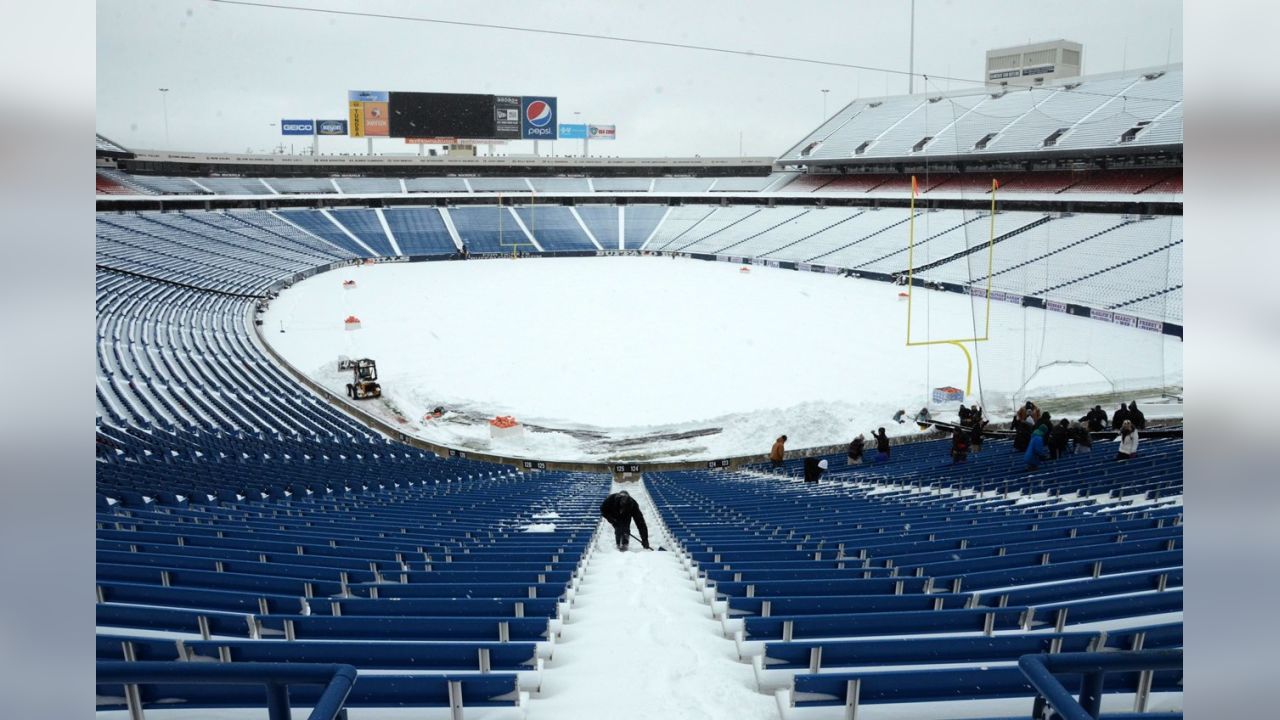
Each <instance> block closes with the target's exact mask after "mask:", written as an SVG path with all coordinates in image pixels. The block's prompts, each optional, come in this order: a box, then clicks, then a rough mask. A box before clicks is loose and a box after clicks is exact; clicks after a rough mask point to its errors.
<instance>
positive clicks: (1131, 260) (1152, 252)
mask: <svg viewBox="0 0 1280 720" xmlns="http://www.w3.org/2000/svg"><path fill="white" fill-rule="evenodd" d="M1181 244H1182V240H1176V241H1174V242H1171V243H1169V244H1168V245H1162V246H1160V247H1158V248H1155V249H1153V250H1148V251H1147V252H1144V253H1142V254H1141V255H1138V256H1136V257H1131V258H1129V259H1128V260H1125V261H1124V262H1118V263H1116V264H1114V265H1111V266H1108V267H1105V268H1102V269H1101V270H1095V271H1093V272H1091V273H1089V274H1087V275H1081V276H1080V277H1078V278H1074V279H1072V280H1068V281H1066V282H1063V283H1058V284H1057V285H1052V286H1050V287H1047V288H1045V289H1043V290H1040V291H1038V292H1035V293H1032V295H1043V294H1045V293H1047V292H1052V291H1054V290H1060V289H1062V288H1064V287H1066V286H1068V285H1074V284H1075V283H1078V282H1080V281H1082V280H1087V279H1089V278H1091V277H1097V276H1099V275H1101V274H1103V273H1108V272H1111V271H1113V270H1118V269H1120V268H1122V267H1125V266H1126V265H1131V264H1133V263H1135V262H1138V261H1139V260H1141V259H1143V258H1146V257H1150V256H1152V255H1155V254H1157V253H1162V252H1164V251H1165V250H1169V249H1170V248H1173V247H1176V246H1178V245H1181Z"/></svg>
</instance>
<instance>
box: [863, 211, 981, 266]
mask: <svg viewBox="0 0 1280 720" xmlns="http://www.w3.org/2000/svg"><path fill="white" fill-rule="evenodd" d="M989 217H991V216H990V215H976V216H974V217H972V218H969V219H968V220H965V221H964V222H962V223H960V224H959V225H953V226H951V227H949V228H947V229H946V230H943V231H942V232H939V233H934V234H933V235H930V236H929V237H927V238H925V239H924V240H921V241H920V242H918V243H916V247H920V246H921V245H924V244H925V243H927V242H929V241H930V240H933V239H934V238H937V237H941V236H943V235H946V234H947V233H949V232H952V231H955V230H959V229H960V228H962V227H964V226H965V225H968V224H969V223H972V222H975V221H977V220H984V219H986V218H989ZM904 252H906V250H894V251H893V252H891V253H886V254H884V255H881V256H880V257H878V258H873V259H871V260H868V261H866V262H864V263H861V264H859V265H854V266H853V269H855V270H857V269H860V268H864V267H866V266H868V265H871V264H873V263H878V262H880V261H881V260H886V259H888V258H891V257H893V256H894V255H898V254H900V253H904Z"/></svg>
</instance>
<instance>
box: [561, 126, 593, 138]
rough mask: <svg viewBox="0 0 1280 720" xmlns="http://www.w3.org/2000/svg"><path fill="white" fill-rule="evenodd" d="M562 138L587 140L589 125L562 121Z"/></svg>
mask: <svg viewBox="0 0 1280 720" xmlns="http://www.w3.org/2000/svg"><path fill="white" fill-rule="evenodd" d="M560 139H561V140H586V139H587V126H586V125H577V124H573V123H560Z"/></svg>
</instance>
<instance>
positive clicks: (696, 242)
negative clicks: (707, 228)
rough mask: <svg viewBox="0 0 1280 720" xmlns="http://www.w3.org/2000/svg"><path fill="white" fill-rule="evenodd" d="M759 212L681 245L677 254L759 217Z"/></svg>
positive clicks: (677, 249)
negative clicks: (756, 216) (745, 221)
mask: <svg viewBox="0 0 1280 720" xmlns="http://www.w3.org/2000/svg"><path fill="white" fill-rule="evenodd" d="M759 212H760V211H759V210H756V211H755V212H751V213H747V214H746V215H743V216H742V217H740V218H738V219H737V220H734V221H733V222H731V223H729V224H728V225H725V226H724V227H722V228H720V229H718V230H713V231H711V232H709V233H707V234H706V235H703V236H702V237H700V238H698V239H697V240H694V241H693V242H687V243H685V244H684V245H681V246H680V247H678V248H676V252H679V251H681V250H684V249H685V248H687V247H690V246H692V245H697V244H698V243H700V242H702V241H703V240H708V239H710V238H712V237H715V236H716V235H719V234H720V233H722V232H724V231H725V230H728V229H730V228H732V227H733V226H735V225H737V224H738V223H740V222H743V221H744V220H750V219H751V218H752V217H754V216H755V215H757V214H758V213H759Z"/></svg>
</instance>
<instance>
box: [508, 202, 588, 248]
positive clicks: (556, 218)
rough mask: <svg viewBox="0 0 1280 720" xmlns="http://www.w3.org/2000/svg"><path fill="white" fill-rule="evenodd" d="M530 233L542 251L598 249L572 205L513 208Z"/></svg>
mask: <svg viewBox="0 0 1280 720" xmlns="http://www.w3.org/2000/svg"><path fill="white" fill-rule="evenodd" d="M515 211H516V215H518V216H519V217H520V220H521V222H523V223H524V226H525V228H526V229H527V230H528V231H529V235H530V236H531V237H532V238H533V239H534V240H535V241H536V242H537V243H538V245H539V247H541V248H542V249H543V250H547V251H550V252H554V251H557V250H599V249H600V247H599V246H598V245H597V244H596V243H595V242H592V239H591V237H590V236H588V235H587V229H586V227H585V225H583V223H582V222H580V221H579V220H578V217H577V215H576V213H575V211H574V209H573V208H569V207H565V206H563V205H538V206H532V207H531V206H523V207H518V208H516V209H515Z"/></svg>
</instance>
